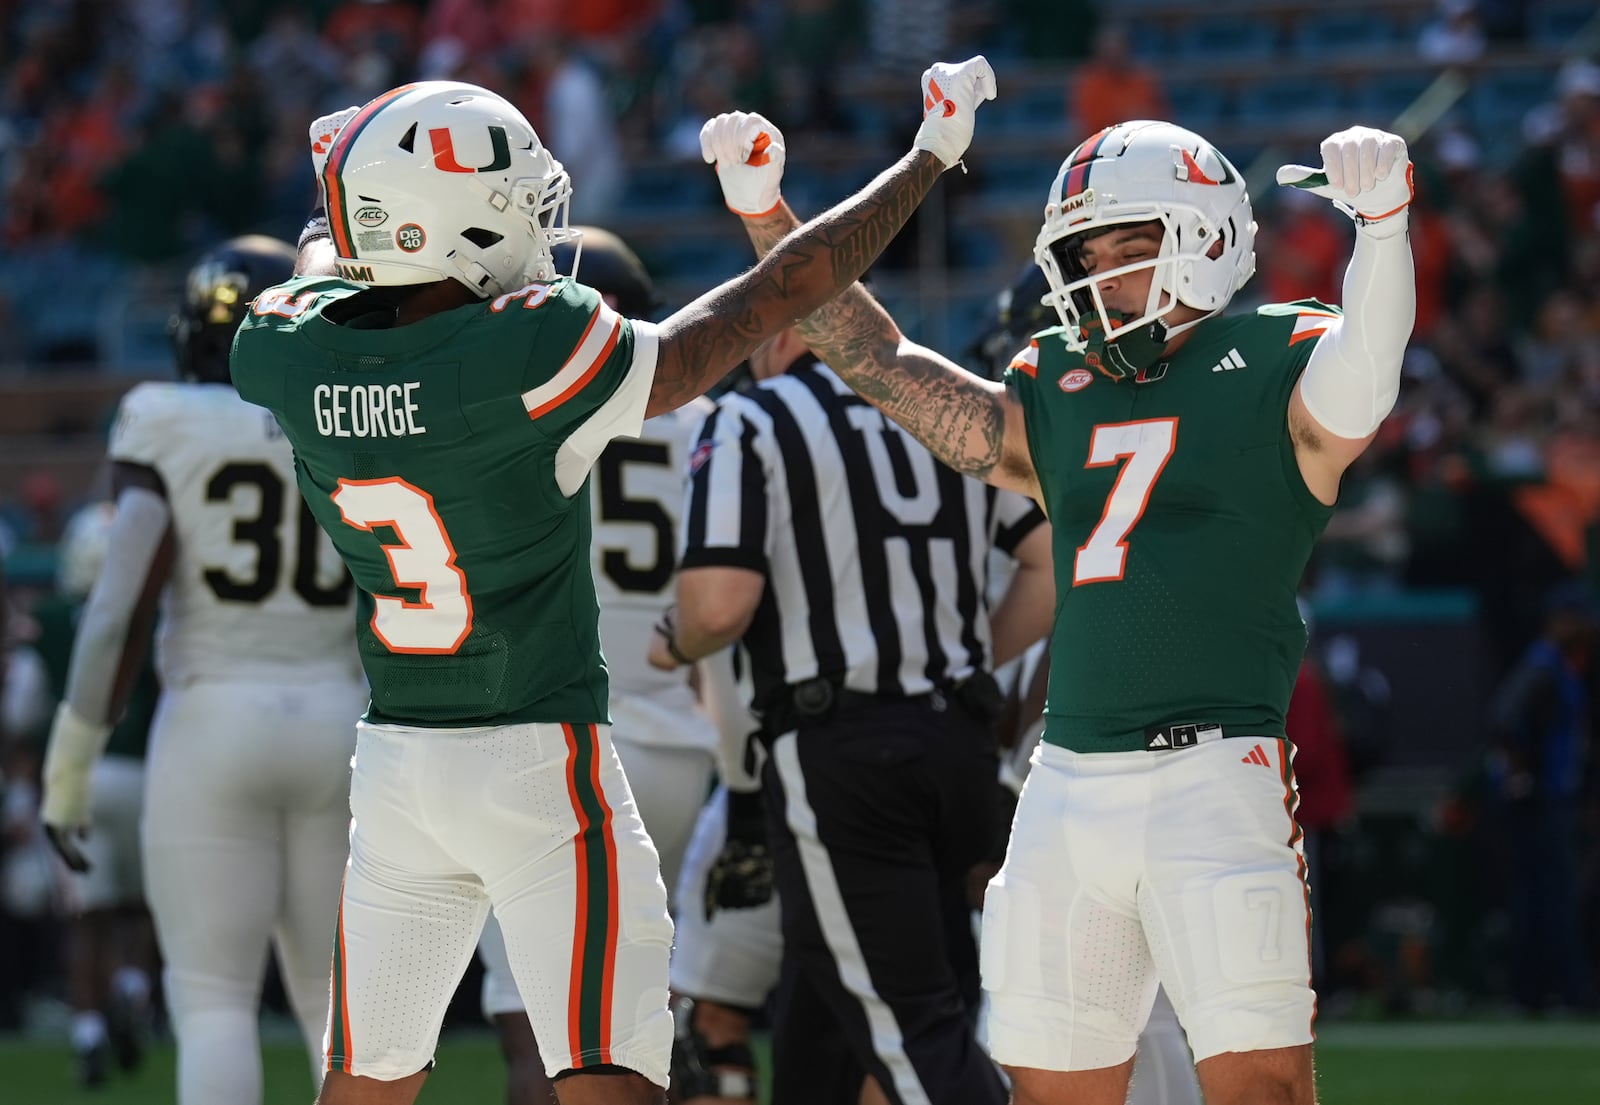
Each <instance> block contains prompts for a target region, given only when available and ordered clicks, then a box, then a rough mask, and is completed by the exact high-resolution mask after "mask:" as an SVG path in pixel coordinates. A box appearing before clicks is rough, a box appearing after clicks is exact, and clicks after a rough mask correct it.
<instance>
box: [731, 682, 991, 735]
mask: <svg viewBox="0 0 1600 1105" xmlns="http://www.w3.org/2000/svg"><path fill="white" fill-rule="evenodd" d="M1003 702H1004V699H1003V696H1002V695H1001V692H1000V685H999V684H998V683H996V682H995V679H994V676H992V675H990V674H989V673H988V672H986V671H979V672H974V673H973V674H972V675H969V676H968V677H967V678H965V679H963V680H961V681H959V682H951V683H948V684H945V685H943V686H939V687H936V688H934V689H933V690H931V691H925V692H923V693H922V694H914V695H886V694H869V693H867V692H865V691H858V690H854V689H853V688H850V687H846V686H845V685H844V681H843V680H842V679H840V678H836V677H829V676H817V677H816V678H814V679H807V680H805V681H804V682H800V683H792V684H790V685H789V686H787V687H786V688H784V694H782V695H781V696H780V697H779V698H778V701H777V702H776V703H774V704H773V705H772V706H771V707H770V708H768V709H766V710H763V711H762V714H761V722H762V732H763V734H764V735H767V736H769V737H775V736H777V735H779V734H780V733H788V732H792V731H794V730H796V729H798V728H800V727H801V726H803V725H820V724H825V723H827V722H829V721H832V720H834V719H835V718H837V717H839V716H841V715H843V714H847V713H853V712H855V711H857V710H861V709H866V708H869V707H874V706H884V705H888V704H891V703H904V704H912V703H928V704H929V705H932V706H933V707H934V708H935V709H939V710H942V709H945V708H946V706H947V705H954V706H957V707H959V708H960V709H961V710H962V711H963V712H964V713H966V714H967V715H968V716H969V717H971V718H972V719H973V720H974V721H976V722H978V723H979V724H980V725H984V726H989V725H992V724H994V722H995V720H996V719H997V718H998V717H999V716H1000V710H1001V707H1002V705H1003Z"/></svg>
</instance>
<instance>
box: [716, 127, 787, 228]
mask: <svg viewBox="0 0 1600 1105" xmlns="http://www.w3.org/2000/svg"><path fill="white" fill-rule="evenodd" d="M785 152H786V151H785V147H784V145H783V132H782V131H780V130H779V129H778V128H777V127H775V126H773V125H772V124H771V123H770V122H768V121H767V120H766V119H765V118H763V117H762V116H760V115H757V114H755V113H754V112H750V111H729V112H724V113H723V114H721V115H718V116H717V117H715V118H713V119H707V120H706V123H705V126H703V127H701V128H700V156H701V157H703V158H705V159H706V164H708V165H715V166H716V167H717V182H718V183H720V184H721V185H722V199H723V202H725V203H726V204H727V205H728V210H730V211H732V212H733V213H734V214H736V215H747V216H751V217H757V216H761V215H770V214H771V213H772V211H773V209H774V208H776V207H777V206H778V201H779V195H778V186H779V185H780V184H781V183H782V182H783V160H784V156H785Z"/></svg>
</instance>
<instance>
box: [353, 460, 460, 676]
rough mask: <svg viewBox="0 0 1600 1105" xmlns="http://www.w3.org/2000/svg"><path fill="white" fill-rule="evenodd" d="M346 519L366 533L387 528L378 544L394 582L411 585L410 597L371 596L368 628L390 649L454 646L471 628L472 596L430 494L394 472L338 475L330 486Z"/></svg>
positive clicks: (447, 650)
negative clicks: (386, 539)
mask: <svg viewBox="0 0 1600 1105" xmlns="http://www.w3.org/2000/svg"><path fill="white" fill-rule="evenodd" d="M333 503H334V505H335V506H337V507H338V508H339V513H340V515H341V516H342V517H343V518H344V522H345V524H346V525H349V526H354V527H355V528H356V529H359V530H365V531H366V532H368V533H371V532H372V531H373V529H375V528H376V527H378V526H387V527H389V528H390V529H392V530H394V533H395V537H396V538H398V543H397V544H392V545H390V544H385V545H384V546H383V553H384V555H385V556H387V557H388V558H389V573H390V575H392V576H393V577H394V583H395V586H396V587H403V588H407V589H415V590H416V591H417V601H416V602H412V601H410V600H409V599H404V598H400V597H397V596H393V595H378V594H374V595H373V597H372V598H373V603H374V605H375V607H376V609H375V610H374V611H373V614H372V632H373V633H375V634H377V636H378V640H380V641H382V642H383V643H384V645H385V646H386V647H387V648H388V649H389V651H390V652H413V653H444V654H449V653H453V652H455V650H456V649H458V648H460V647H461V642H463V641H465V640H466V639H467V634H469V633H471V632H472V596H471V595H470V594H468V593H467V577H466V573H464V572H462V570H461V569H460V568H458V567H456V550H455V546H454V545H452V544H451V543H450V535H449V534H448V533H446V532H445V528H444V521H443V519H441V518H440V517H439V512H438V510H436V509H435V508H434V505H433V496H432V495H429V494H428V493H427V492H426V491H423V490H422V489H421V488H419V487H415V486H413V485H411V484H409V483H407V482H406V481H405V480H402V479H400V478H399V477H398V476H391V477H389V478H388V479H382V480H340V481H339V489H338V490H337V491H335V492H334V493H333Z"/></svg>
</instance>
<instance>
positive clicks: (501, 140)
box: [428, 125, 511, 173]
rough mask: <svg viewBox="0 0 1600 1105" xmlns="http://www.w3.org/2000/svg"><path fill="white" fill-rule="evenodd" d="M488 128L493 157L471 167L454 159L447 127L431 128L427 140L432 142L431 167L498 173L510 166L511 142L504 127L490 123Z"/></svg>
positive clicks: (461, 171) (454, 171)
mask: <svg viewBox="0 0 1600 1105" xmlns="http://www.w3.org/2000/svg"><path fill="white" fill-rule="evenodd" d="M488 129H489V148H490V151H491V152H492V153H493V154H494V157H493V159H492V160H491V161H490V162H489V164H487V165H481V166H479V167H478V168H476V169H473V168H469V167H468V166H466V165H463V164H461V162H459V161H457V160H456V148H455V143H454V142H452V141H451V140H450V128H449V127H433V128H431V129H430V130H429V131H428V141H429V142H431V143H433V167H434V168H436V169H440V170H442V171H444V172H447V173H499V172H503V171H505V170H506V169H509V168H511V143H510V141H509V140H508V139H507V138H506V128H505V127H497V126H493V125H491V126H490V127H489V128H488Z"/></svg>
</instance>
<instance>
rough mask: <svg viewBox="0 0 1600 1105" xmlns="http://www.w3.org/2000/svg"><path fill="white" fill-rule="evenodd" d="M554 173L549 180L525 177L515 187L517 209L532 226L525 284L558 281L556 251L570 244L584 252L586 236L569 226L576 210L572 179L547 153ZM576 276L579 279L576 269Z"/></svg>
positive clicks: (513, 185) (514, 194)
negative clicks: (571, 211)
mask: <svg viewBox="0 0 1600 1105" xmlns="http://www.w3.org/2000/svg"><path fill="white" fill-rule="evenodd" d="M545 157H546V158H548V160H549V162H550V164H551V166H552V167H553V170H554V171H553V172H552V174H551V175H550V176H547V177H523V178H521V179H519V180H517V181H515V182H513V183H512V185H511V194H512V195H513V196H514V197H515V199H514V205H515V207H516V209H517V210H518V211H519V212H521V214H522V215H523V216H524V217H525V218H526V219H527V220H528V222H529V223H530V224H532V228H533V231H532V244H531V245H530V247H529V249H528V260H527V263H526V264H525V265H524V266H523V270H522V272H523V278H524V280H525V281H528V282H531V281H550V280H554V279H555V278H556V276H557V275H558V274H557V271H556V259H555V250H556V248H557V247H558V246H561V245H565V244H567V243H568V242H571V243H573V244H574V245H576V246H578V248H580V249H581V248H582V246H581V240H582V238H583V232H582V231H579V230H574V229H573V228H572V227H570V226H569V225H568V224H567V217H568V213H569V212H570V210H571V208H572V177H571V176H569V175H568V174H567V171H566V170H565V169H563V168H562V167H561V162H559V161H557V160H556V159H555V158H554V157H550V155H549V153H548V152H546V153H545ZM573 268H574V271H573V274H572V275H573V276H576V275H577V272H576V268H577V266H576V265H574V266H573Z"/></svg>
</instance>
